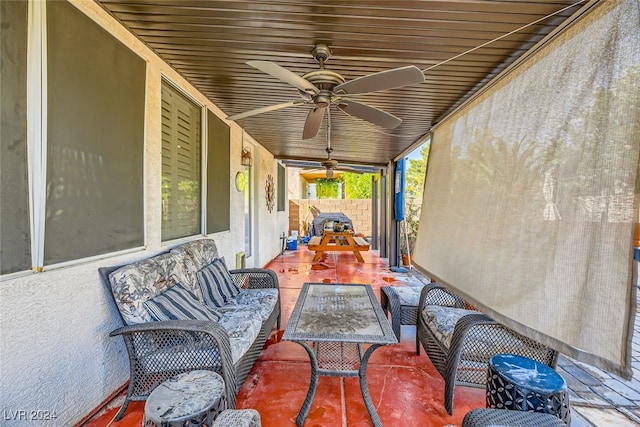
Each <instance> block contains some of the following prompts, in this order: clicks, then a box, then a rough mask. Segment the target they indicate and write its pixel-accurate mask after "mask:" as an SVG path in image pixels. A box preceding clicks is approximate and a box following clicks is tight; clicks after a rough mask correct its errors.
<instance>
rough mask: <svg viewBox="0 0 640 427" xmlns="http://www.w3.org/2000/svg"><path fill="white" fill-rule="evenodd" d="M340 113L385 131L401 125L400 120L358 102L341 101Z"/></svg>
mask: <svg viewBox="0 0 640 427" xmlns="http://www.w3.org/2000/svg"><path fill="white" fill-rule="evenodd" d="M338 108H340V109H341V110H342V111H344V112H345V113H347V114H350V115H352V116H356V117H358V118H360V119H362V120H366V121H368V122H370V123H373V124H374V125H378V126H381V127H383V128H385V129H393V128H395V127H397V126H398V125H399V124H400V123H402V119H401V118H399V117H396V116H394V115H393V114H389V113H387V112H386V111H382V110H379V109H377V108H375V107H371V106H369V105H366V104H362V103H360V102H355V101H351V100H348V101H347V100H342V101H340V105H338Z"/></svg>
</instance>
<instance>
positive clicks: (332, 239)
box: [307, 230, 369, 262]
mask: <svg viewBox="0 0 640 427" xmlns="http://www.w3.org/2000/svg"><path fill="white" fill-rule="evenodd" d="M307 248H308V249H309V250H311V251H315V252H316V255H315V256H314V257H313V261H314V262H316V261H319V260H320V258H321V257H322V254H324V253H325V252H328V251H351V252H353V254H354V255H355V256H356V258H357V260H358V261H360V262H364V259H363V258H362V255H361V254H360V252H362V251H368V250H369V242H367V240H366V239H365V238H364V237H358V236H355V235H354V234H353V231H351V230H348V231H325V232H324V234H323V235H322V236H313V237H312V238H311V239H310V240H309V244H308V245H307Z"/></svg>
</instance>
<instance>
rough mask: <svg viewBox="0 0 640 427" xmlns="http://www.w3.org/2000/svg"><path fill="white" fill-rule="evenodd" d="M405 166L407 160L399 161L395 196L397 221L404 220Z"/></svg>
mask: <svg viewBox="0 0 640 427" xmlns="http://www.w3.org/2000/svg"><path fill="white" fill-rule="evenodd" d="M404 164H405V159H404V158H402V159H400V160H398V163H397V164H396V182H395V188H396V194H395V218H396V221H403V220H404V186H405V182H404V181H405V179H404Z"/></svg>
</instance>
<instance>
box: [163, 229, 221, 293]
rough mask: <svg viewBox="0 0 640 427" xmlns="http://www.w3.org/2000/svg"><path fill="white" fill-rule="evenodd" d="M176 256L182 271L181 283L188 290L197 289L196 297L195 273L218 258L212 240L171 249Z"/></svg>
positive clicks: (189, 243) (199, 240)
mask: <svg viewBox="0 0 640 427" xmlns="http://www.w3.org/2000/svg"><path fill="white" fill-rule="evenodd" d="M171 253H172V254H174V255H176V256H177V258H178V260H179V262H180V263H181V267H182V270H183V271H184V275H185V277H184V279H183V282H182V283H184V284H185V285H186V286H187V287H189V288H190V289H194V288H197V289H198V291H197V292H196V295H199V294H200V286H199V285H198V276H197V273H198V271H200V270H201V269H202V267H204V266H205V265H208V264H211V262H213V260H214V259H216V258H218V248H217V247H216V242H215V241H214V240H213V239H198V240H193V241H191V242H187V243H184V244H182V245H180V246H176V247H175V248H173V249H171Z"/></svg>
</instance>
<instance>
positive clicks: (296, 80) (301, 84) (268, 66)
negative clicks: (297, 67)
mask: <svg viewBox="0 0 640 427" xmlns="http://www.w3.org/2000/svg"><path fill="white" fill-rule="evenodd" d="M247 65H249V66H251V67H253V68H255V69H258V70H260V71H262V72H263V73H267V74H269V75H271V76H273V77H275V78H276V79H280V80H282V81H283V82H286V83H289V84H290V85H292V86H295V87H296V88H298V89H300V90H301V91H303V92H311V93H315V94H317V93H318V92H320V91H319V90H318V88H317V87H315V85H313V84H312V83H310V82H308V81H307V80H305V79H303V78H302V77H300V76H299V75H297V74H295V73H293V72H291V71H289V70H287V69H286V68H284V67H281V66H280V65H278V64H276V63H275V62H271V61H249V62H247Z"/></svg>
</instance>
